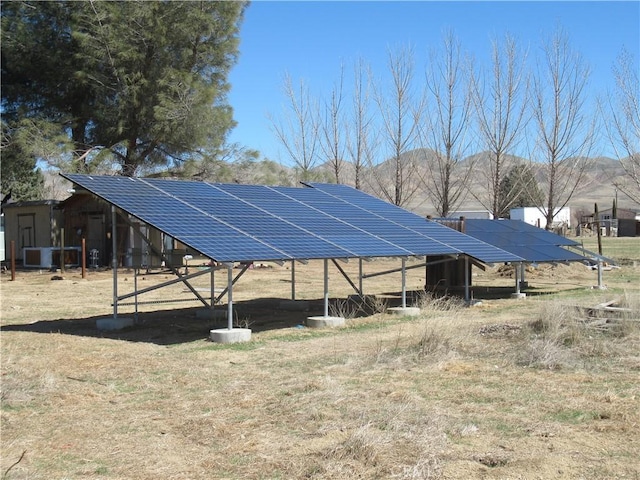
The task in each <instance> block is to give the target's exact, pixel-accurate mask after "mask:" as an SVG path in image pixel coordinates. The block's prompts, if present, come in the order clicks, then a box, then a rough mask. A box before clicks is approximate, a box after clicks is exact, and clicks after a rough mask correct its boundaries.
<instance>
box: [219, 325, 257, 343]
mask: <svg viewBox="0 0 640 480" xmlns="http://www.w3.org/2000/svg"><path fill="white" fill-rule="evenodd" d="M209 335H210V338H211V340H212V341H214V342H216V343H244V342H248V341H250V340H251V329H249V328H232V329H231V330H229V329H228V328H220V329H217V330H211V331H210V332H209Z"/></svg>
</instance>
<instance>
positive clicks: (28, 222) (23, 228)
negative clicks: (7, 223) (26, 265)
mask: <svg viewBox="0 0 640 480" xmlns="http://www.w3.org/2000/svg"><path fill="white" fill-rule="evenodd" d="M35 239H36V214H35V213H23V214H19V215H18V244H19V247H20V250H22V249H23V248H24V247H35V246H36V245H35Z"/></svg>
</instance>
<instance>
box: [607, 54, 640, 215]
mask: <svg viewBox="0 0 640 480" xmlns="http://www.w3.org/2000/svg"><path fill="white" fill-rule="evenodd" d="M613 73H614V76H615V81H616V90H615V94H614V95H609V99H608V100H609V107H610V108H609V114H610V118H611V121H610V122H606V125H607V134H608V136H609V139H610V141H611V144H612V145H613V148H614V151H615V153H616V157H618V159H619V161H620V163H621V164H622V166H623V168H624V170H625V172H626V173H627V177H628V179H629V181H628V182H626V183H624V184H618V185H616V186H617V187H618V188H619V189H620V191H621V192H623V193H624V194H625V195H627V196H628V197H629V198H630V199H631V200H633V201H634V202H637V203H640V81H639V80H638V65H637V64H636V63H635V61H634V58H633V56H632V55H631V54H630V53H629V52H628V51H627V50H623V51H622V52H621V53H620V55H619V56H618V60H617V62H616V65H615V66H614V69H613Z"/></svg>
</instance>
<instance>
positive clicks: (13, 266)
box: [9, 240, 16, 282]
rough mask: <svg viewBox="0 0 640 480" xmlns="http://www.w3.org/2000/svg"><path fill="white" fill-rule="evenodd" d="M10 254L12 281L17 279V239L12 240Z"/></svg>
mask: <svg viewBox="0 0 640 480" xmlns="http://www.w3.org/2000/svg"><path fill="white" fill-rule="evenodd" d="M9 250H10V252H9V254H10V255H11V281H12V282H13V281H14V280H15V279H16V241H15V240H11V243H10V247H9Z"/></svg>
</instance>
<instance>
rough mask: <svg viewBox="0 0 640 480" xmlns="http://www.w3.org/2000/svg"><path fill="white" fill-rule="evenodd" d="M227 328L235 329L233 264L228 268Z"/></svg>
mask: <svg viewBox="0 0 640 480" xmlns="http://www.w3.org/2000/svg"><path fill="white" fill-rule="evenodd" d="M227 300H228V302H227V328H228V329H229V330H231V329H233V263H232V264H230V265H229V266H228V267H227Z"/></svg>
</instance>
